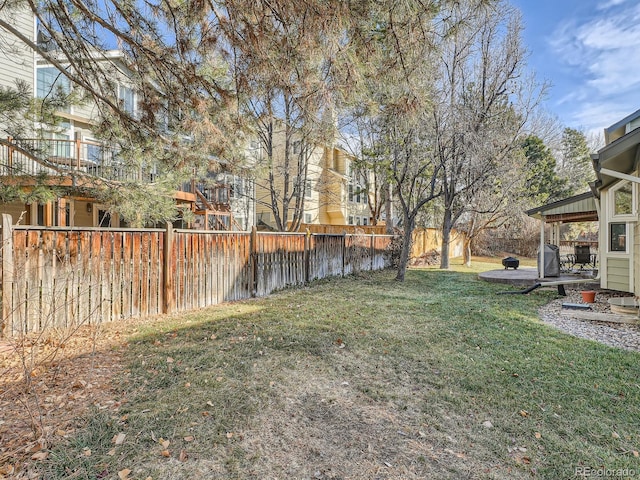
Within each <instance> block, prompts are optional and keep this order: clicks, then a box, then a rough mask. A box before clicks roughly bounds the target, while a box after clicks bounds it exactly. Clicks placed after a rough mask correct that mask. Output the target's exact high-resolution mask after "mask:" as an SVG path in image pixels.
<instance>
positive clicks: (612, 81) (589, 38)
mask: <svg viewBox="0 0 640 480" xmlns="http://www.w3.org/2000/svg"><path fill="white" fill-rule="evenodd" d="M623 3H625V2H624V1H621V0H610V1H608V2H605V3H602V4H600V6H599V7H602V8H605V7H606V8H608V7H611V6H619V5H622V4H623ZM634 3H635V2H634ZM549 43H550V46H551V48H552V51H553V52H554V54H555V55H557V59H558V61H559V62H560V63H561V64H562V65H563V66H564V67H565V68H567V69H570V71H571V72H572V75H573V77H574V78H576V77H577V80H576V84H575V85H574V88H572V89H571V90H570V91H569V93H568V94H566V95H565V96H564V97H563V98H562V99H561V100H560V101H559V103H560V104H564V105H565V107H566V106H567V104H571V103H573V102H575V106H574V107H573V108H572V110H573V112H574V113H573V114H572V116H573V117H574V118H573V121H575V122H577V123H578V124H580V125H581V126H583V127H585V128H587V129H593V128H594V127H595V126H598V128H603V127H605V126H607V125H609V124H611V123H614V122H615V121H617V120H619V119H620V118H623V117H624V116H626V115H628V114H629V113H631V112H633V111H635V110H637V109H638V108H640V62H638V52H639V51H640V5H628V6H626V7H624V8H615V9H611V10H609V11H607V12H604V11H601V12H599V13H598V15H597V16H595V17H591V18H587V19H577V20H576V19H574V20H572V21H568V22H567V21H565V22H564V23H563V25H562V26H561V27H559V28H558V29H556V31H555V33H554V35H553V40H552V41H550V42H549ZM616 116H617V117H616Z"/></svg>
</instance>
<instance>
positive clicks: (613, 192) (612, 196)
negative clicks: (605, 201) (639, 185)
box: [608, 180, 637, 234]
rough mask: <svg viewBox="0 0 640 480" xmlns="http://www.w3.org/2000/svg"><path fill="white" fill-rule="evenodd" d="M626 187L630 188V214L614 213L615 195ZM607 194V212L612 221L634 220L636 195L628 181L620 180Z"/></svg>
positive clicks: (634, 188) (632, 184)
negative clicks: (608, 206)
mask: <svg viewBox="0 0 640 480" xmlns="http://www.w3.org/2000/svg"><path fill="white" fill-rule="evenodd" d="M627 186H630V187H631V213H616V193H617V192H619V191H620V190H622V189H623V188H625V187H627ZM608 193H609V203H610V208H609V211H610V214H611V219H612V220H635V217H636V215H637V208H636V201H637V200H636V198H637V195H636V187H635V184H634V183H632V182H630V181H628V180H622V181H620V182H618V183H617V184H616V185H614V186H613V187H611V189H610V190H609V192H608ZM618 223H619V222H618ZM609 234H610V232H609Z"/></svg>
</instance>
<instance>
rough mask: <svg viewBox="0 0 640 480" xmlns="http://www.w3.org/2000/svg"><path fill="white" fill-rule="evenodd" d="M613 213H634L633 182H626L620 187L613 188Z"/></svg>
mask: <svg viewBox="0 0 640 480" xmlns="http://www.w3.org/2000/svg"><path fill="white" fill-rule="evenodd" d="M613 214H614V215H632V214H633V186H632V185H631V183H629V182H624V183H623V184H622V185H621V186H620V187H618V188H616V189H615V190H613Z"/></svg>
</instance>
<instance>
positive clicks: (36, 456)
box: [31, 451, 49, 460]
mask: <svg viewBox="0 0 640 480" xmlns="http://www.w3.org/2000/svg"><path fill="white" fill-rule="evenodd" d="M48 456H49V452H45V451H40V452H36V453H34V454H33V455H31V460H44V459H45V458H47V457H48Z"/></svg>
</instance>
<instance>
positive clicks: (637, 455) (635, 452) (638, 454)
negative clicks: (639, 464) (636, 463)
mask: <svg viewBox="0 0 640 480" xmlns="http://www.w3.org/2000/svg"><path fill="white" fill-rule="evenodd" d="M633 456H634V457H636V458H638V457H640V453H638V451H637V450H634V451H633Z"/></svg>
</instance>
